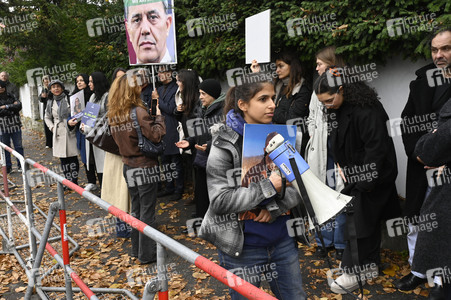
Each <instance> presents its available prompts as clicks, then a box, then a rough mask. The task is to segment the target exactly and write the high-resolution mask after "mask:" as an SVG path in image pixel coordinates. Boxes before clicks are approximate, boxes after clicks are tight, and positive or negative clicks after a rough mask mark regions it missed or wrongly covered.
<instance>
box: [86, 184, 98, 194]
mask: <svg viewBox="0 0 451 300" xmlns="http://www.w3.org/2000/svg"><path fill="white" fill-rule="evenodd" d="M85 191H88V192H94V191H97V185H95V184H94V183H88V184H87V185H86V186H85Z"/></svg>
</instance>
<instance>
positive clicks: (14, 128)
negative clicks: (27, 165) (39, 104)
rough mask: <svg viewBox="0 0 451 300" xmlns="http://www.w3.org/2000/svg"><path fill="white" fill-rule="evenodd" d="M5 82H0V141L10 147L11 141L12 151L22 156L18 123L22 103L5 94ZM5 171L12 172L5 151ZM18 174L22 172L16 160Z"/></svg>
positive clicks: (20, 124)
mask: <svg viewBox="0 0 451 300" xmlns="http://www.w3.org/2000/svg"><path fill="white" fill-rule="evenodd" d="M6 86H7V83H6V81H3V80H0V139H1V141H2V143H3V144H5V145H6V146H10V145H11V144H10V140H11V139H12V140H13V144H14V149H15V150H16V151H17V152H18V153H19V154H21V155H22V156H23V153H24V152H23V147H22V129H21V127H22V123H21V122H20V115H19V112H20V110H21V109H22V103H20V101H19V100H17V99H16V98H15V97H14V95H12V94H10V93H7V92H6ZM5 157H6V170H7V172H8V173H10V172H11V170H12V163H11V154H10V153H9V152H8V151H5ZM17 166H18V170H19V172H21V171H22V168H21V165H20V161H19V160H17Z"/></svg>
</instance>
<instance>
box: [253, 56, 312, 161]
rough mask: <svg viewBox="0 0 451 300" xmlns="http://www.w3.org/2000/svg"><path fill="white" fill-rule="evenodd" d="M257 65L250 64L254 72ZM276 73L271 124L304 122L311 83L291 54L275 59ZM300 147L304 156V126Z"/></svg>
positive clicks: (305, 131) (305, 142) (305, 137)
mask: <svg viewBox="0 0 451 300" xmlns="http://www.w3.org/2000/svg"><path fill="white" fill-rule="evenodd" d="M256 66H257V63H256V62H254V63H253V64H252V67H251V68H252V69H253V70H254V71H259V67H257V68H255V67H256ZM276 73H277V77H276V78H275V79H274V88H275V91H276V98H275V100H274V103H275V105H276V109H275V111H274V117H273V122H274V123H275V124H287V122H288V123H289V124H294V123H296V124H297V123H301V122H305V121H306V119H307V117H308V115H309V103H310V97H311V95H312V88H311V83H310V82H308V80H306V75H305V74H304V73H305V72H304V69H303V67H302V65H301V61H300V60H299V58H298V57H297V55H295V54H294V53H292V52H281V53H279V54H278V55H277V57H276ZM301 130H302V146H301V155H304V150H305V146H306V145H307V142H308V133H307V130H306V128H305V126H301Z"/></svg>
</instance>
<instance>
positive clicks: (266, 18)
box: [245, 9, 271, 64]
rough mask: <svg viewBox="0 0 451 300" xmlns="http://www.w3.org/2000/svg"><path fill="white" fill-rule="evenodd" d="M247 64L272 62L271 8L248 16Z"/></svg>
mask: <svg viewBox="0 0 451 300" xmlns="http://www.w3.org/2000/svg"><path fill="white" fill-rule="evenodd" d="M245 24H246V26H245V30H246V31H245V32H246V64H250V63H252V60H254V59H255V60H257V62H259V63H269V62H271V10H270V9H268V10H265V11H264V12H261V13H259V14H256V15H253V16H251V17H249V18H246V23H245Z"/></svg>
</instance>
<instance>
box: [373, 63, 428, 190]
mask: <svg viewBox="0 0 451 300" xmlns="http://www.w3.org/2000/svg"><path fill="white" fill-rule="evenodd" d="M431 62H432V61H431V60H429V61H426V60H421V61H417V62H412V61H407V60H403V59H401V58H400V57H397V58H393V59H391V60H389V61H388V62H387V63H386V64H385V65H384V66H381V65H378V66H377V67H376V69H377V72H378V78H376V79H375V80H373V81H372V82H370V83H369V84H370V85H372V86H373V87H374V88H375V89H376V91H377V92H378V94H379V96H380V98H381V102H382V104H383V105H384V107H385V110H386V111H387V114H388V117H389V118H390V119H391V118H400V116H401V112H402V110H403V108H404V106H405V105H406V102H407V98H408V96H409V83H410V81H412V80H414V79H415V78H416V76H415V71H416V70H418V69H419V68H421V67H423V66H425V65H427V64H429V63H431ZM388 130H389V131H390V130H392V128H388ZM393 142H394V144H395V149H396V156H397V159H398V178H397V180H396V187H397V189H398V194H399V195H401V196H402V197H405V195H406V188H405V182H406V167H407V156H406V154H405V152H404V146H403V144H402V139H401V136H399V135H395V136H394V137H393Z"/></svg>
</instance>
